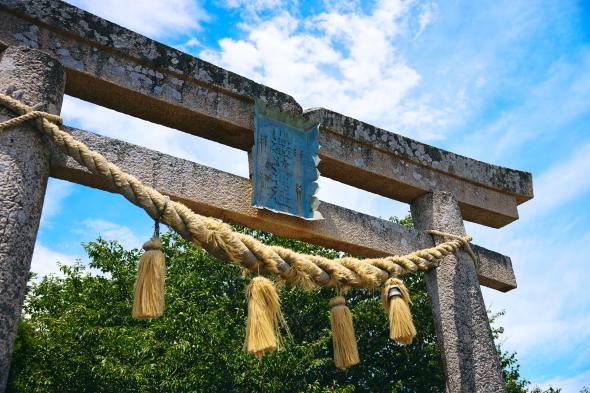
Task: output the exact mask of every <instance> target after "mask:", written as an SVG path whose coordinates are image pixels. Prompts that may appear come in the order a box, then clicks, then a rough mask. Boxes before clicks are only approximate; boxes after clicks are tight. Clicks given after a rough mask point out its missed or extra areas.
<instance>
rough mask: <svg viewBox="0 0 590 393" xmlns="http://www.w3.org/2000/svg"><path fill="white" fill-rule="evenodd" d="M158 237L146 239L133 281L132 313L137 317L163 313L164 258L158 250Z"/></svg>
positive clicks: (156, 315)
mask: <svg viewBox="0 0 590 393" xmlns="http://www.w3.org/2000/svg"><path fill="white" fill-rule="evenodd" d="M161 246H162V243H161V242H160V239H159V238H158V237H153V238H152V239H150V240H148V241H147V242H146V243H145V244H144V245H143V249H144V250H145V252H144V253H143V255H142V256H141V259H140V260H139V267H138V268H137V279H136V281H135V300H134V301H133V312H132V315H133V317H134V318H137V319H149V318H156V317H159V316H162V314H164V272H165V270H166V260H165V257H164V254H163V253H162V251H161V250H160V247H161Z"/></svg>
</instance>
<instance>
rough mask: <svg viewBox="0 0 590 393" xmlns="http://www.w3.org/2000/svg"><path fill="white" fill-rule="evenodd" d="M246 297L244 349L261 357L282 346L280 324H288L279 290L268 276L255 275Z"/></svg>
mask: <svg viewBox="0 0 590 393" xmlns="http://www.w3.org/2000/svg"><path fill="white" fill-rule="evenodd" d="M246 298H247V299H248V321H247V323H246V339H245V341H244V350H246V351H247V352H248V353H251V354H253V355H254V356H256V357H257V358H258V359H261V358H262V356H263V355H264V354H265V353H266V352H272V351H274V350H275V349H277V348H278V347H279V346H280V343H281V338H280V334H279V324H281V325H283V326H284V327H285V328H286V326H287V325H286V322H285V318H284V317H283V314H282V313H281V303H280V301H279V295H278V294H277V290H276V288H275V286H274V285H273V283H272V281H270V280H269V279H268V278H265V277H260V276H258V277H254V279H253V280H252V281H251V282H250V284H249V285H248V286H247V287H246Z"/></svg>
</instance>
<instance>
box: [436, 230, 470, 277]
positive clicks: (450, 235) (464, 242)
mask: <svg viewBox="0 0 590 393" xmlns="http://www.w3.org/2000/svg"><path fill="white" fill-rule="evenodd" d="M426 233H428V234H430V235H433V236H440V237H442V238H443V239H452V240H457V241H458V242H459V243H460V244H461V246H462V247H463V249H464V250H465V252H466V253H467V254H469V256H470V257H471V260H473V265H474V266H475V268H476V269H477V265H478V260H477V255H475V252H473V249H472V248H471V244H470V243H469V242H470V241H471V240H473V238H472V237H471V236H469V235H464V236H460V235H455V234H454V233H448V232H442V231H437V230H435V229H431V230H428V231H426Z"/></svg>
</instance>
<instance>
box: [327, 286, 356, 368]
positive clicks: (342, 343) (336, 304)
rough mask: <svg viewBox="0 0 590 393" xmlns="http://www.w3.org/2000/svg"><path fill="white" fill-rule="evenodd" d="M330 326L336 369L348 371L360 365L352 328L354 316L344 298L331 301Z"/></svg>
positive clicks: (340, 297) (335, 298) (339, 297)
mask: <svg viewBox="0 0 590 393" xmlns="http://www.w3.org/2000/svg"><path fill="white" fill-rule="evenodd" d="M330 324H331V325H332V343H333V345H334V363H335V364H336V367H338V368H339V369H346V368H349V367H352V366H354V365H355V364H358V362H359V361H360V360H359V353H358V350H357V347H356V338H355V336H354V327H353V326H352V314H351V312H350V309H349V308H348V307H347V306H346V299H344V296H336V297H334V298H332V299H331V300H330Z"/></svg>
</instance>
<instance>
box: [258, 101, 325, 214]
mask: <svg viewBox="0 0 590 393" xmlns="http://www.w3.org/2000/svg"><path fill="white" fill-rule="evenodd" d="M319 126H320V125H319V124H318V123H313V122H305V121H302V120H295V119H292V118H291V117H290V116H289V115H288V114H285V113H280V112H274V111H270V110H269V109H267V108H265V107H264V106H263V105H261V104H257V105H256V109H255V131H254V147H253V148H252V181H253V192H252V205H253V206H254V207H256V208H259V209H268V210H272V211H274V212H277V213H283V214H289V215H293V216H297V217H301V218H304V219H306V220H315V219H321V218H323V217H322V216H321V214H320V213H319V212H318V211H317V208H318V205H319V200H318V198H317V197H316V196H315V195H316V193H317V191H318V189H319V186H318V184H317V180H318V178H319V171H318V170H317V165H318V163H319V157H318V155H317V152H318V149H319V144H318V134H319Z"/></svg>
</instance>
